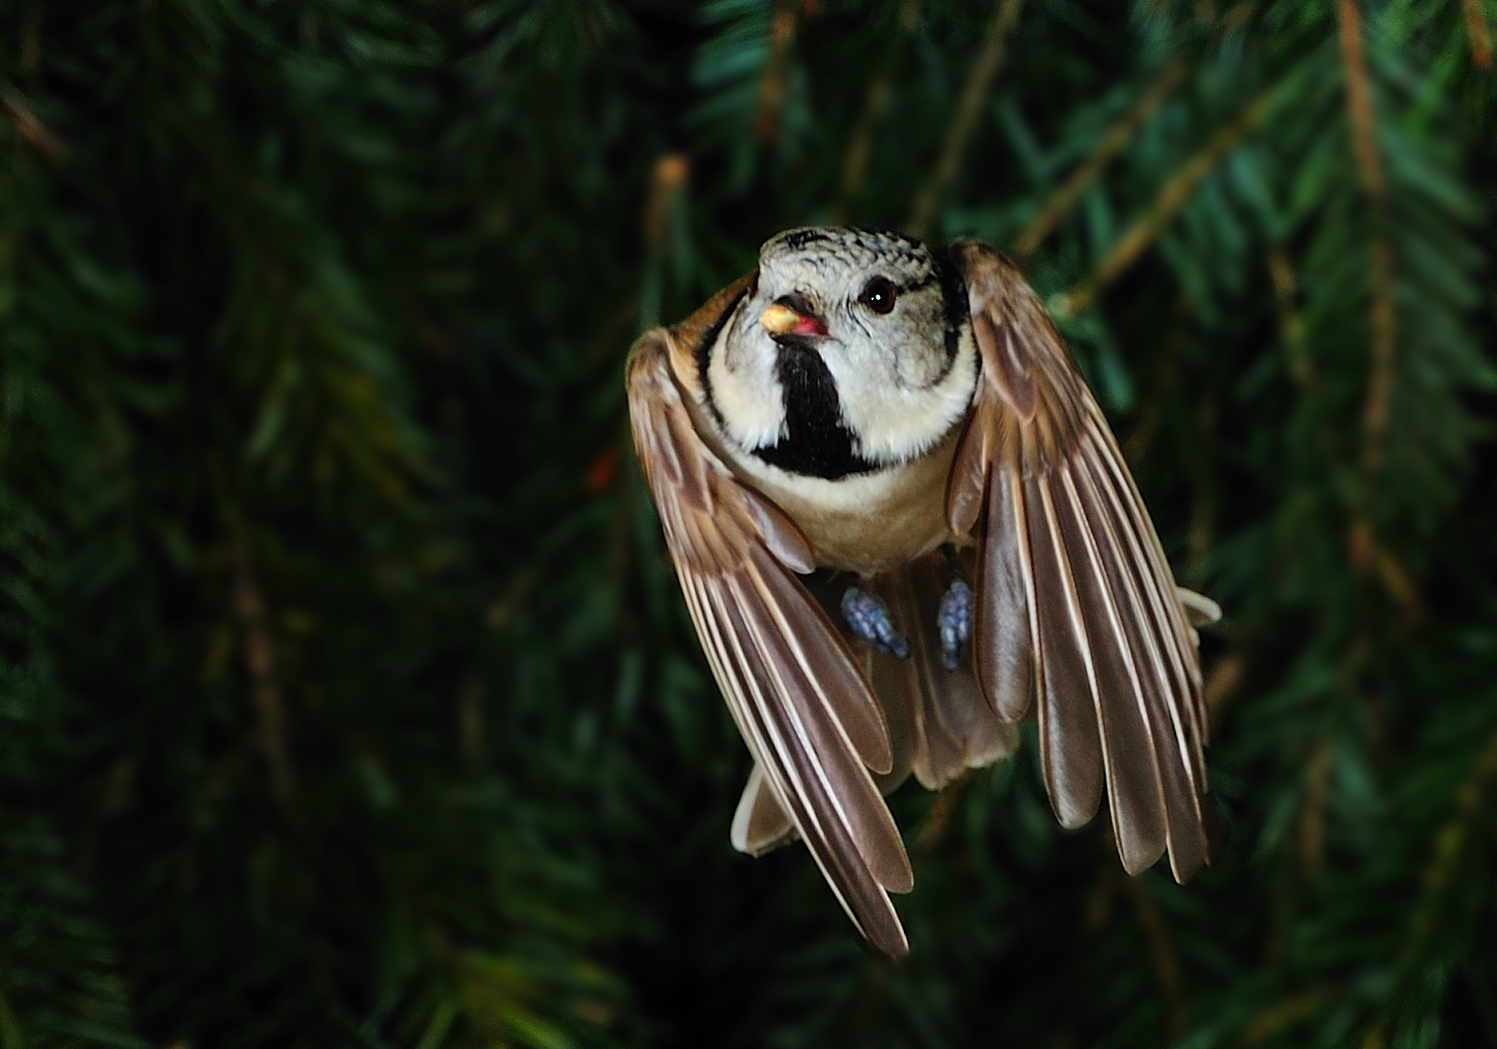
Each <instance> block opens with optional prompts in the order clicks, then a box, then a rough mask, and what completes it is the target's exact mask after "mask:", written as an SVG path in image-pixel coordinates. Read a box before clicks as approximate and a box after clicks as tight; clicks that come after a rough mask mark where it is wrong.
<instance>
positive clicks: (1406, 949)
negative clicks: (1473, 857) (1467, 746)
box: [1362, 732, 1497, 1045]
mask: <svg viewBox="0 0 1497 1049" xmlns="http://www.w3.org/2000/svg"><path fill="white" fill-rule="evenodd" d="M1494 779H1497V732H1494V733H1493V734H1492V735H1491V737H1490V738H1489V739H1488V740H1487V745H1486V746H1485V747H1483V748H1482V751H1481V753H1480V754H1478V755H1477V757H1476V760H1475V761H1474V762H1472V765H1471V772H1470V774H1469V775H1468V776H1467V777H1466V781H1465V782H1464V783H1462V784H1461V789H1460V790H1459V791H1457V792H1456V796H1455V806H1454V808H1455V811H1454V812H1453V813H1452V814H1451V818H1450V819H1449V820H1448V821H1446V823H1445V824H1444V825H1443V826H1441V827H1440V829H1439V830H1438V831H1437V832H1436V833H1435V838H1434V855H1433V857H1432V858H1431V859H1430V862H1429V866H1428V867H1427V868H1426V869H1425V874H1424V892H1423V893H1422V894H1421V896H1420V898H1419V902H1418V904H1417V906H1416V907H1415V908H1414V912H1413V915H1412V917H1411V918H1410V920H1409V931H1408V935H1407V936H1406V937H1405V939H1404V943H1403V946H1402V948H1401V949H1400V950H1399V958H1398V960H1399V968H1400V969H1401V970H1402V971H1403V972H1405V973H1408V972H1419V971H1422V968H1423V967H1422V966H1421V965H1420V964H1419V956H1420V955H1421V954H1422V953H1423V952H1424V949H1425V945H1426V943H1427V942H1428V940H1429V936H1430V932H1431V930H1432V929H1433V928H1434V924H1435V918H1436V916H1437V915H1438V912H1439V910H1440V907H1441V904H1442V902H1443V900H1444V897H1445V891H1446V889H1447V888H1448V887H1449V886H1450V884H1451V880H1452V878H1453V877H1454V876H1455V873H1456V864H1457V863H1458V862H1459V861H1460V859H1461V857H1462V855H1463V854H1464V853H1465V851H1466V849H1467V847H1468V844H1469V842H1470V840H1471V837H1472V834H1473V832H1474V831H1475V830H1476V827H1477V823H1478V821H1479V820H1480V819H1481V818H1482V817H1483V815H1485V813H1484V811H1483V810H1484V806H1483V804H1482V803H1483V801H1484V800H1485V798H1486V795H1487V791H1488V789H1489V787H1490V784H1491V782H1492V780H1494ZM1403 986H1404V985H1403V982H1402V981H1396V982H1394V983H1393V984H1392V985H1390V988H1389V992H1390V993H1389V994H1388V995H1386V996H1385V997H1384V1004H1383V1007H1382V1009H1381V1010H1380V1011H1379V1014H1378V1017H1377V1019H1375V1020H1374V1021H1373V1022H1372V1023H1371V1024H1370V1025H1369V1026H1368V1028H1367V1030H1366V1033H1365V1036H1364V1038H1363V1041H1362V1044H1363V1045H1382V1044H1383V1042H1384V1038H1385V1036H1386V1032H1387V1028H1388V1023H1389V1021H1390V1020H1391V1018H1392V1016H1393V1009H1394V1008H1396V1002H1397V1000H1398V999H1397V996H1396V995H1397V992H1398V991H1400V990H1401V989H1402V987H1403Z"/></svg>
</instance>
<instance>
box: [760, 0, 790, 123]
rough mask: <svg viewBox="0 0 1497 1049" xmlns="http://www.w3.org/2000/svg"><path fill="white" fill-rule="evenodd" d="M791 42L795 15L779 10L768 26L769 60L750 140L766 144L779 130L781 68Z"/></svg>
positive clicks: (782, 8) (783, 68)
mask: <svg viewBox="0 0 1497 1049" xmlns="http://www.w3.org/2000/svg"><path fill="white" fill-rule="evenodd" d="M794 39H795V11H794V10H793V9H792V8H789V7H781V8H780V9H779V10H778V11H776V12H775V13H774V16H773V17H772V18H771V20H770V23H769V60H768V61H767V62H765V64H764V79H763V80H762V81H761V82H760V84H759V112H758V114H757V115H756V116H755V117H754V137H755V138H757V139H758V140H759V141H760V142H768V141H770V140H771V139H773V138H774V136H775V132H776V131H778V130H779V124H780V103H781V102H782V101H783V99H784V97H785V64H786V62H787V61H788V59H789V56H790V43H791V41H793V40H794Z"/></svg>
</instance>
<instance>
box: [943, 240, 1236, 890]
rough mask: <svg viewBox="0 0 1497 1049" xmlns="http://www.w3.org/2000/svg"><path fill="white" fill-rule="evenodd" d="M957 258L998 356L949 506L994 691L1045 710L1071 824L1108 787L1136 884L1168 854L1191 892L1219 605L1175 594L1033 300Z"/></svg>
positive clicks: (969, 254)
mask: <svg viewBox="0 0 1497 1049" xmlns="http://www.w3.org/2000/svg"><path fill="white" fill-rule="evenodd" d="M952 252H953V254H954V256H955V258H956V260H957V262H958V264H959V266H960V268H961V271H962V275H963V277H964V279H965V281H966V284H967V292H968V299H969V305H970V308H971V317H972V328H973V334H974V336H975V337H976V340H977V345H978V350H979V353H980V354H981V358H982V380H981V381H980V382H979V384H978V392H977V397H976V402H975V406H974V409H973V412H972V417H971V420H970V422H969V424H968V427H967V430H966V432H965V433H964V435H963V437H962V441H961V444H960V445H959V446H958V449H957V453H956V457H955V460H954V462H953V465H952V472H951V479H950V484H949V486H948V489H947V506H946V509H947V518H948V523H949V524H950V526H951V528H952V530H953V531H954V532H956V533H958V534H964V533H966V532H968V531H971V530H973V529H974V528H975V527H978V526H979V525H980V528H978V531H979V541H980V548H981V553H980V555H979V570H978V587H977V628H976V641H975V643H974V649H975V653H976V663H977V676H978V680H979V681H980V682H981V683H982V686H983V689H984V691H985V692H986V693H987V696H988V700H989V701H990V702H991V703H992V705H993V709H994V710H995V711H997V713H998V714H999V715H1000V716H1002V717H1005V718H1008V719H1016V718H1019V717H1021V716H1023V714H1024V713H1025V711H1026V710H1027V709H1028V708H1029V706H1030V703H1031V701H1032V700H1033V699H1034V698H1035V697H1036V696H1037V697H1038V700H1039V722H1040V754H1041V757H1042V759H1043V767H1044V774H1045V784H1046V786H1047V787H1048V788H1049V791H1050V798H1051V802H1052V804H1053V805H1054V808H1055V812H1056V815H1057V816H1058V817H1059V818H1060V820H1061V822H1062V823H1064V824H1065V825H1066V826H1069V827H1075V826H1079V825H1080V824H1082V823H1085V822H1086V821H1087V820H1089V819H1090V818H1091V816H1092V814H1093V813H1094V812H1095V811H1096V809H1097V805H1098V803H1099V801H1100V800H1101V794H1102V786H1103V783H1104V782H1105V783H1106V786H1107V792H1108V796H1109V800H1110V802H1111V810H1112V822H1113V830H1114V833H1115V836H1116V838H1117V842H1118V848H1119V851H1120V852H1121V854H1122V859H1123V864H1124V866H1125V867H1126V868H1127V869H1128V870H1129V871H1130V872H1132V873H1137V872H1138V871H1140V870H1142V869H1144V868H1145V867H1148V866H1149V865H1151V864H1152V863H1153V862H1154V861H1155V860H1157V859H1158V858H1159V856H1160V854H1161V853H1162V852H1164V850H1165V849H1166V848H1168V849H1169V853H1170V862H1171V865H1172V866H1173V868H1174V872H1175V876H1176V877H1177V878H1179V879H1180V880H1182V881H1183V880H1184V879H1186V878H1188V877H1190V875H1191V874H1193V873H1195V871H1196V870H1197V868H1199V867H1200V865H1201V864H1202V863H1203V862H1205V861H1206V860H1207V858H1208V855H1209V845H1208V841H1207V836H1206V823H1207V821H1208V820H1209V819H1210V814H1209V811H1208V808H1207V804H1208V803H1207V801H1206V768H1205V762H1204V760H1203V756H1202V747H1203V745H1204V744H1205V742H1206V733H1207V724H1206V708H1205V704H1204V703H1203V702H1202V695H1201V670H1200V660H1199V657H1198V656H1197V654H1196V649H1195V644H1194V631H1193V629H1192V620H1194V621H1197V622H1203V621H1206V620H1209V619H1211V618H1213V616H1214V615H1215V614H1219V610H1218V609H1216V607H1215V605H1214V604H1213V603H1212V602H1210V601H1209V600H1208V599H1206V598H1202V597H1200V596H1199V595H1194V594H1191V595H1190V597H1189V598H1188V599H1182V597H1181V595H1180V594H1179V593H1178V592H1177V590H1176V588H1175V583H1174V579H1173V578H1172V576H1171V574H1170V568H1169V563H1168V562H1167V561H1166V560H1165V557H1164V551H1163V550H1162V549H1161V548H1160V545H1159V539H1158V537H1157V536H1156V535H1155V533H1154V526H1153V524H1152V523H1151V522H1150V520H1149V514H1148V511H1147V510H1146V509H1145V507H1144V504H1143V500H1142V498H1140V496H1139V494H1138V489H1137V488H1135V487H1134V484H1133V479H1132V478H1131V477H1130V476H1129V473H1128V467H1127V464H1126V463H1125V462H1124V461H1123V456H1122V454H1121V453H1120V452H1119V450H1118V446H1117V442H1116V441H1114V440H1113V437H1112V432H1111V430H1110V429H1109V428H1108V426H1107V420H1106V419H1105V418H1104V417H1103V415H1102V412H1101V410H1100V409H1099V408H1098V407H1097V403H1096V401H1095V400H1093V399H1092V396H1091V393H1090V392H1089V391H1088V390H1087V388H1086V385H1085V383H1083V382H1082V380H1081V376H1080V374H1079V373H1078V372H1077V370H1076V366H1075V364H1073V363H1072V361H1071V357H1070V354H1069V353H1068V352H1067V351H1066V348H1065V344H1064V343H1063V342H1062V341H1061V338H1060V335H1059V334H1058V333H1057V332H1056V331H1055V328H1054V326H1053V325H1052V324H1051V323H1050V318H1049V317H1048V316H1047V315H1046V313H1045V309H1044V307H1043V306H1042V305H1041V304H1040V302H1039V299H1038V298H1036V296H1035V294H1034V292H1033V291H1031V290H1030V288H1029V286H1028V285H1027V284H1026V283H1025V282H1024V279H1023V278H1022V277H1021V276H1020V275H1019V273H1018V271H1017V270H1015V269H1014V268H1013V267H1012V266H1011V265H1009V263H1008V262H1007V261H1005V260H1004V259H1003V258H1002V257H1001V256H999V255H998V254H997V253H996V252H994V251H993V250H992V249H990V248H985V247H983V246H981V245H977V244H963V245H957V246H955V247H954V248H953V249H952ZM1187 601H1188V602H1189V606H1188V607H1187Z"/></svg>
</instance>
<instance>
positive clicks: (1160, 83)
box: [1013, 58, 1186, 259]
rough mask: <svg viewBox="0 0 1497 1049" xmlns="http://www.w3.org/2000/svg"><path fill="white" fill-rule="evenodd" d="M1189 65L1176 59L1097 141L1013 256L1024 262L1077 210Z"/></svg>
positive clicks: (1016, 244)
mask: <svg viewBox="0 0 1497 1049" xmlns="http://www.w3.org/2000/svg"><path fill="white" fill-rule="evenodd" d="M1185 70H1186V65H1185V62H1184V61H1183V60H1181V59H1178V58H1177V59H1175V60H1174V61H1172V62H1170V63H1169V64H1168V65H1166V66H1165V67H1164V69H1163V70H1162V71H1161V72H1160V74H1159V75H1158V76H1157V77H1155V78H1154V80H1153V82H1152V83H1150V84H1149V86H1148V87H1146V88H1145V89H1144V91H1143V93H1142V94H1140V95H1139V96H1138V98H1137V99H1135V100H1134V102H1133V105H1131V106H1129V107H1128V111H1127V112H1126V113H1124V114H1123V115H1122V116H1121V117H1119V118H1118V119H1117V121H1116V122H1115V123H1114V124H1113V125H1112V126H1111V127H1110V128H1108V129H1107V131H1106V132H1104V133H1103V135H1102V137H1101V138H1100V139H1098V140H1097V144H1096V145H1095V146H1094V147H1093V148H1092V151H1091V153H1090V154H1089V155H1088V156H1087V158H1086V160H1085V161H1083V162H1082V164H1081V166H1080V167H1078V168H1077V169H1076V170H1075V171H1074V172H1072V173H1071V177H1070V178H1068V179H1066V181H1065V182H1064V183H1062V185H1061V187H1060V188H1059V189H1057V190H1056V191H1055V192H1054V193H1053V194H1051V196H1050V199H1049V200H1047V201H1046V202H1045V204H1044V206H1043V207H1041V208H1040V210H1039V213H1038V214H1037V215H1035V217H1034V218H1033V219H1031V220H1030V221H1029V225H1027V226H1025V227H1024V230H1023V232H1021V233H1020V234H1019V236H1018V237H1017V239H1015V240H1014V248H1013V251H1014V255H1015V256H1016V257H1017V258H1020V259H1023V258H1024V257H1026V256H1027V255H1029V254H1031V253H1032V252H1033V251H1034V249H1035V248H1037V247H1039V246H1040V242H1041V241H1043V240H1044V239H1045V238H1046V237H1048V236H1049V235H1050V232H1051V230H1053V229H1055V226H1056V224H1057V223H1059V222H1060V220H1061V219H1062V218H1064V217H1065V216H1066V214H1067V213H1069V212H1070V210H1071V208H1073V207H1075V205H1076V202H1077V201H1078V200H1080V199H1081V195H1082V194H1083V193H1085V192H1086V191H1087V189H1088V188H1089V187H1090V186H1091V184H1092V183H1093V182H1095V181H1096V180H1097V176H1098V175H1100V174H1101V173H1102V170H1103V169H1104V168H1106V167H1107V165H1108V163H1109V162H1111V160H1112V158H1113V157H1115V156H1117V155H1118V154H1119V153H1121V152H1122V151H1123V150H1124V149H1126V148H1127V146H1128V143H1129V142H1131V141H1133V136H1134V135H1135V134H1137V133H1138V129H1139V128H1140V127H1142V126H1143V125H1144V123H1145V122H1146V121H1147V120H1148V119H1149V118H1150V117H1151V116H1153V115H1154V111H1155V110H1157V109H1158V108H1159V106H1160V104H1161V103H1163V102H1164V100H1165V99H1166V98H1168V97H1169V96H1170V95H1171V94H1173V93H1174V90H1175V88H1177V87H1178V86H1179V85H1180V81H1181V80H1183V79H1184V78H1185Z"/></svg>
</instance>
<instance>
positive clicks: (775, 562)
mask: <svg viewBox="0 0 1497 1049" xmlns="http://www.w3.org/2000/svg"><path fill="white" fill-rule="evenodd" d="M730 305H731V303H730V302H728V301H727V300H725V299H722V297H721V296H720V297H719V299H716V300H714V303H709V307H713V308H716V309H718V310H719V311H721V310H723V309H726V308H728V307H729V306H730ZM699 316H700V315H699ZM688 323H689V324H697V325H699V320H698V318H693V320H692V321H691V322H688ZM707 327H710V326H707ZM679 331H680V329H678V332H679ZM689 362H690V351H689V350H688V351H685V352H684V353H683V350H682V347H681V346H680V345H679V342H678V337H677V335H676V334H673V333H671V332H666V331H661V330H656V331H653V332H650V333H648V334H646V335H645V336H644V337H643V338H641V339H640V341H639V342H638V343H637V344H636V345H635V347H634V350H633V351H632V352H631V354H630V358H629V363H628V367H627V373H628V374H627V383H628V391H629V411H630V417H631V419H632V421H633V426H634V439H635V445H636V447H637V449H638V451H639V456H640V460H641V462H642V463H643V464H644V468H645V476H646V479H647V480H648V482H649V484H650V489H651V492H652V493H653V494H654V497H655V505H656V507H657V508H658V510H659V512H660V518H661V523H662V524H663V526H664V529H665V536H666V541H667V544H668V546H669V548H670V551H671V556H672V559H673V560H674V562H675V566H676V572H677V576H678V578H679V579H680V582H681V589H682V592H683V593H684V595H685V597H686V604H687V608H688V609H689V611H690V613H691V618H692V622H693V623H694V624H695V626H696V629H697V633H698V635H699V636H700V638H701V641H702V647H703V649H704V650H705V652H706V654H707V661H708V663H709V665H710V666H711V667H712V672H713V675H714V677H715V678H716V679H717V683H718V685H719V687H720V688H721V689H722V692H723V696H724V697H725V698H726V700H727V702H728V707H729V709H730V710H731V711H732V714H733V717H734V720H735V721H736V722H737V723H738V727H739V729H740V730H741V731H742V733H743V737H744V741H745V742H746V743H747V744H748V748H749V751H750V753H751V754H752V755H753V758H754V761H755V762H756V764H757V765H758V766H759V767H760V768H761V769H762V770H763V775H764V783H765V785H767V786H768V788H769V790H770V793H771V795H772V797H773V800H774V801H775V802H777V803H778V805H779V808H780V809H781V810H782V811H783V813H784V814H785V815H786V816H788V818H789V822H790V825H791V826H792V827H793V828H794V831H795V832H796V833H798V834H799V835H800V836H801V837H802V838H803V839H804V840H805V841H806V844H807V845H808V847H809V848H810V851H811V854H812V856H813V857H814V858H815V859H816V862H817V864H818V865H819V866H820V867H821V870H822V872H823V874H825V875H826V878H827V881H828V882H829V883H830V884H831V886H832V889H833V891H834V892H835V893H836V895H837V898H838V899H839V900H840V901H841V902H842V905H843V906H844V908H846V910H847V912H848V914H849V915H850V916H851V917H852V919H853V921H854V922H855V923H856V924H857V926H858V928H859V929H860V930H861V931H862V932H863V934H864V935H865V936H866V937H867V938H868V939H869V941H870V942H871V943H873V945H874V946H876V947H877V948H878V949H880V950H881V951H883V952H885V953H886V954H889V955H893V956H898V955H902V954H904V953H905V952H906V951H907V950H908V946H907V943H906V940H905V936H904V931H903V929H902V928H901V927H900V924H899V918H898V916H897V915H896V914H895V912H894V908H893V906H892V904H891V903H890V902H889V897H888V892H889V891H894V892H905V891H908V890H909V889H910V888H911V887H912V885H913V877H912V875H911V872H910V865H909V859H908V857H907V856H906V854H905V850H904V845H903V843H902V842H901V840H900V837H899V831H898V829H897V828H896V827H895V825H894V821H893V818H892V817H891V816H890V815H889V810H888V808H887V807H886V806H885V805H884V802H883V799H882V798H881V797H880V796H879V792H878V790H877V788H876V787H875V786H874V782H873V779H872V778H871V776H870V774H869V769H873V770H874V771H887V770H888V769H889V768H890V767H891V765H892V755H891V751H890V743H889V733H888V727H887V725H886V724H885V721H884V718H883V714H882V711H881V710H880V708H879V706H878V704H877V703H876V702H875V700H874V698H873V695H872V693H871V690H870V687H869V685H868V682H867V680H866V678H865V676H864V674H863V672H862V671H861V670H860V669H859V667H858V665H857V663H856V662H855V660H854V658H853V656H852V653H851V652H850V651H849V650H848V648H847V646H846V644H845V643H844V642H843V641H842V639H841V638H840V637H839V635H838V633H837V630H836V628H835V627H833V625H832V624H831V622H830V621H829V620H828V618H827V616H826V614H825V613H824V612H823V611H822V609H821V608H820V606H819V605H818V604H817V603H816V601H815V600H814V599H813V598H812V597H811V596H810V594H809V593H808V592H807V590H806V588H805V587H804V586H803V585H802V584H801V582H800V581H799V580H798V579H797V578H796V576H795V570H799V571H805V570H808V569H809V568H810V567H811V555H810V549H809V546H808V545H807V544H806V541H805V537H804V536H802V535H801V534H800V532H799V530H798V529H796V527H795V525H794V524H793V523H791V522H790V521H789V519H788V518H786V517H785V516H784V515H783V514H782V513H780V512H779V511H778V510H777V509H776V508H775V507H773V506H772V505H771V504H769V503H768V502H767V501H765V500H763V499H762V498H760V497H759V496H757V495H755V494H754V493H752V492H750V491H749V490H748V489H745V488H744V487H743V486H742V485H740V484H739V482H738V481H737V480H736V479H735V478H734V477H733V475H732V474H731V473H730V471H729V470H728V469H727V467H726V466H725V465H724V464H723V463H722V461H721V460H720V459H719V458H718V457H717V456H716V455H714V454H713V452H712V451H711V450H710V448H709V447H708V446H707V444H706V443H705V442H704V441H703V440H702V438H701V436H700V435H699V433H698V431H697V429H696V427H695V425H694V423H693V419H692V414H691V412H690V410H689V408H688V404H687V402H686V400H685V399H684V397H683V392H682V386H683V385H684V386H687V388H688V389H690V385H689V384H690V383H691V382H692V380H693V379H694V375H693V374H692V373H691V372H690V371H689V370H687V371H685V373H684V375H683V367H682V366H683V363H689ZM673 363H674V365H675V366H674V367H673ZM765 815H766V816H767V813H766V814H765ZM751 817H752V809H751V810H750V812H749V813H748V814H747V815H746V816H745V817H744V818H745V820H748V819H750V818H751ZM735 823H736V821H735ZM759 829H760V830H761V831H762V832H764V833H770V832H772V830H773V828H772V827H770V826H761V827H760V828H759ZM747 836H748V833H747V828H746V827H745V828H744V834H743V837H744V838H745V843H746V840H747ZM734 837H735V841H736V840H737V838H738V837H739V835H738V833H737V830H736V829H735V834H734Z"/></svg>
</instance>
